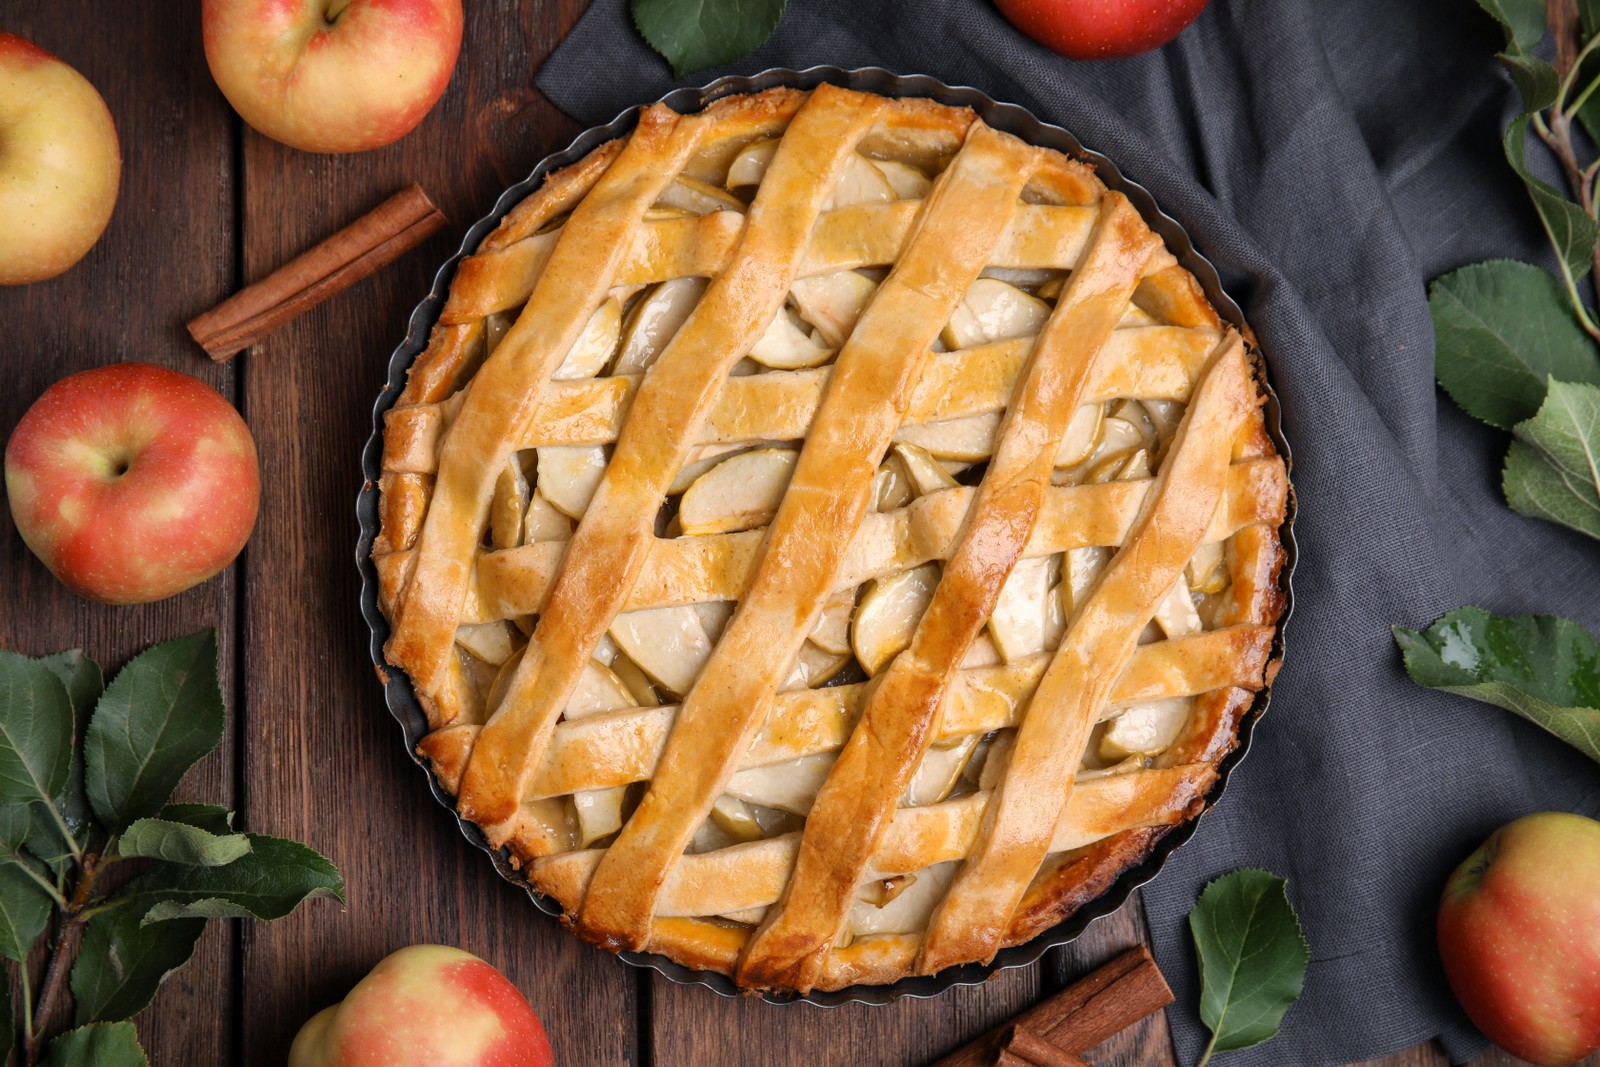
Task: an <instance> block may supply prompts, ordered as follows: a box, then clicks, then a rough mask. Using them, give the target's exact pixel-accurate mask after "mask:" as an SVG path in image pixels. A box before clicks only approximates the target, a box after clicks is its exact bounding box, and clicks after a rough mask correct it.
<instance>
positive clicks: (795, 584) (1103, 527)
mask: <svg viewBox="0 0 1600 1067" xmlns="http://www.w3.org/2000/svg"><path fill="white" fill-rule="evenodd" d="M1258 361H1259V357H1258V355H1257V354H1256V353H1255V352H1254V350H1253V348H1252V346H1251V344H1250V339H1249V337H1248V336H1247V335H1241V333H1240V332H1239V331H1238V330H1236V329H1235V328H1233V327H1231V326H1229V325H1226V324H1225V323H1224V322H1223V321H1222V320H1221V319H1220V318H1219V316H1218V314H1217V312H1216V310H1215V309H1214V308H1213V307H1212V306H1211V304H1210V303H1209V302H1208V301H1207V299H1206V297H1205V295H1204V293H1203V292H1202V290H1201V287H1200V285H1199V284H1198V283H1197V282H1196V280H1195V279H1194V277H1193V276H1191V275H1190V273H1189V272H1188V271H1186V270H1185V269H1184V268H1183V267H1181V266H1179V264H1178V262H1177V260H1176V259H1175V258H1174V256H1173V254H1172V253H1171V252H1170V251H1169V250H1168V249H1167V248H1166V247H1165V245H1164V244H1163V242H1162V240H1161V239H1160V238H1159V237H1158V236H1157V235H1156V234H1155V233H1153V232H1152V230H1151V228H1150V227H1149V226H1148V225H1147V224H1146V222H1145V220H1144V218H1143V217H1142V216H1141V215H1140V213H1139V211H1138V210H1137V209H1136V208H1135V207H1134V206H1133V205H1132V204H1131V203H1130V202H1129V200H1128V199H1127V198H1126V197H1125V196H1123V195H1122V194H1120V193H1117V192H1113V191H1110V190H1108V189H1107V188H1106V187H1105V186H1104V185H1103V184H1102V183H1101V182H1100V181H1099V180H1098V178H1097V177H1096V175H1095V173H1094V171H1093V170H1091V169H1090V168H1089V167H1087V166H1085V165H1083V164H1082V163H1080V162H1078V161H1075V160H1073V159H1070V158H1068V157H1067V156H1065V155H1063V154H1061V153H1059V152H1055V151H1051V150H1048V149H1043V148H1039V147H1034V146H1031V145H1029V144H1026V143H1024V142H1023V141H1021V140H1019V139H1017V138H1016V137H1014V136H1011V135H1009V134H1006V133H1003V132H1000V131H998V130H996V129H993V128H991V127H989V126H987V125H985V124H984V123H983V122H982V121H980V120H979V119H978V118H977V117H976V116H975V115H974V114H973V112H971V111H970V110H966V109H963V108H957V107H950V106H945V105H942V104H938V103H934V102H932V101H928V100H922V99H891V98H887V97H883V96H878V95H873V94H865V93H859V92H854V91H850V90H847V89H842V88H838V87H834V86H830V85H823V86H820V87H818V88H816V89H815V90H812V91H799V90H794V89H773V90H769V91H766V92H760V93H752V94H745V95H739V96H732V97H727V98H724V99H722V100H719V101H717V102H715V103H714V104H712V105H710V106H709V107H707V108H706V109H705V110H703V111H701V112H698V113H695V114H679V113H676V112H674V111H672V110H671V109H669V108H667V107H665V106H664V105H656V106H653V107H650V108H647V109H645V110H644V111H643V112H642V113H641V114H640V116H639V120H638V125H637V127H636V128H635V129H634V130H633V131H632V132H631V133H630V134H629V135H628V136H626V137H624V138H621V139H618V140H614V141H612V142H610V143H607V144H604V145H602V146H600V147H598V148H596V149H595V150H594V151H592V152H591V153H590V154H589V155H588V156H586V157H585V158H583V159H582V160H581V161H579V162H577V163H575V164H573V165H572V166H569V167H567V168H565V169H562V170H559V171H556V172H554V173H552V174H550V175H549V176H548V178H547V180H545V182H544V183H543V184H542V186H540V187H539V188H538V189H537V191H536V192H534V193H533V194H532V195H530V196H528V197H527V198H526V199H525V200H524V201H523V202H522V203H520V204H519V205H518V206H517V207H516V208H515V209H513V210H512V211H511V213H510V214H509V215H508V216H507V217H506V218H505V219H504V221H502V222H501V223H500V225H499V227H498V229H496V230H494V231H493V233H491V234H490V235H489V236H488V238H487V239H486V240H484V241H483V243H482V245H481V246H480V247H479V248H478V249H477V250H476V252H475V253H474V254H472V255H470V256H468V257H466V258H465V259H464V260H463V261H462V262H461V263H460V265H459V268H458V269H457V271H456V273H455V276H454V280H453V283H452V284H451V287H450V292H449V298H448V300H447V302H446V303H445V306H444V308H443V311H442V313H441V314H440V316H439V320H438V324H437V326H436V327H435V328H434V329H433V332H432V335H431V337H430V341H429V344H428V347H427V349H426V351H424V352H423V353H422V354H421V355H420V356H419V357H418V358H417V360H416V362H415V363H414V365H413V366H412V367H411V369H410V373H409V377H408V379H407V384H406V386H405V389H404V391H403V393H402V394H401V396H400V397H399V399H398V402H397V403H396V404H395V405H394V407H393V408H392V409H391V410H390V411H389V412H388V413H387V416H386V424H385V431H384V448H383V460H382V465H383V476H382V481H381V485H380V490H381V507H380V513H381V523H382V529H381V533H380V534H379V536H378V538H377V540H376V543H375V544H374V547H373V561H374V563H375V565H376V568H377V572H378V575H379V585H380V604H381V607H382V610H383V612H384V614H385V617H386V618H387V619H388V620H389V622H390V624H391V636H390V637H389V639H388V643H387V645H386V649H385V652H386V657H387V659H388V662H389V663H390V664H392V665H393V666H395V667H398V668H401V669H402V670H404V671H405V673H406V674H407V675H408V676H409V678H410V680H411V684H412V685H413V687H414V689H415V691H416V695H417V697H418V699H419V700H420V701H421V703H422V706H423V707H424V709H425V710H426V712H427V715H428V718H429V727H430V731H431V732H430V733H429V734H428V735H427V737H426V738H425V739H424V740H423V742H422V745H421V749H420V751H421V753H422V754H423V755H424V756H425V757H426V758H427V759H428V760H429V761H431V764H432V766H433V768H434V770H435V772H436V774H437V776H438V779H439V781H440V782H441V783H442V784H443V785H444V787H445V788H446V789H447V790H448V791H449V792H450V793H451V794H452V795H453V796H454V797H455V798H456V802H457V805H458V808H459V811H460V813H461V815H462V816H463V817H464V818H466V819H468V820H471V821H472V822H473V823H475V824H476V825H477V826H479V827H480V828H481V829H482V831H483V833H484V834H485V836H486V837H487V839H488V841H489V843H490V844H491V845H492V846H494V847H496V848H505V849H506V850H508V855H509V856H510V857H511V858H512V859H513V861H514V862H515V863H516V864H517V865H518V866H519V867H520V868H521V869H522V870H523V871H524V872H525V873H526V876H527V878H528V880H529V882H530V883H531V884H532V885H533V886H535V887H536V888H537V889H538V890H539V891H540V892H542V893H544V894H546V895H548V896H549V897H551V898H553V899H554V900H556V901H558V902H559V903H560V905H561V906H562V908H563V909H564V911H565V913H566V914H567V916H568V917H569V919H570V923H571V925H572V927H573V929H574V930H575V931H576V932H577V933H578V934H579V936H581V937H583V938H584V939H586V940H588V941H591V942H593V943H596V944H599V945H602V946H605V947H607V948H610V949H612V950H640V951H647V952H653V953H659V954H662V955H664V956H667V957H669V958H671V959H673V960H676V961H678V962H680V963H682V964H684V965H687V966H689V967H692V968H697V969H707V970H713V971H719V972H722V973H724V974H727V975H729V976H731V977H732V978H733V980H734V981H735V982H736V983H737V984H738V985H739V986H740V987H742V988H745V989H751V990H757V989H759V990H769V991H785V992H790V991H794V992H802V993H803V992H807V991H810V990H835V989H840V988H842V987H846V986H850V985H855V984H859V983H886V982H892V981H895V980H896V979H899V978H901V977H903V976H906V975H911V974H931V973H934V972H937V971H939V970H941V969H942V968H945V967H949V966H952V965H955V964H961V963H966V962H970V961H988V960H990V959H992V958H993V957H994V955H995V953H996V952H997V951H998V950H999V949H1001V948H1003V947H1005V946H1009V945H1014V944H1018V943H1021V942H1024V941H1027V940H1030V939H1032V938H1033V937H1035V936H1036V935H1038V934H1039V933H1041V932H1042V931H1044V930H1045V929H1047V928H1048V927H1050V926H1052V925H1054V924H1055V923H1057V922H1059V921H1060V920H1061V919H1062V918H1063V917H1065V916H1067V915H1069V914H1070V913H1072V912H1073V911H1074V910H1075V909H1077V908H1079V907H1081V906H1082V905H1083V904H1085V903H1086V902H1088V901H1091V900H1093V899H1094V898H1095V897H1097V896H1098V895H1100V894H1101V893H1103V892H1104V891H1105V890H1106V889H1107V887H1109V886H1110V885H1111V884H1112V883H1113V882H1115V881H1116V880H1117V878H1118V877H1119V876H1120V875H1121V874H1122V873H1123V872H1124V871H1126V870H1128V869H1129V868H1130V867H1132V866H1134V865H1137V864H1138V863H1139V862H1140V861H1141V860H1142V859H1143V858H1144V857H1145V856H1146V855H1147V854H1148V853H1149V851H1150V849H1151V848H1152V847H1153V845H1154V844H1155V843H1156V842H1157V841H1158V840H1159V839H1160V838H1161V837H1162V835H1163V834H1166V833H1169V832H1170V831H1171V830H1172V829H1173V828H1174V827H1175V826H1178V825H1179V824H1181V823H1184V822H1185V821H1187V820H1189V819H1193V818H1195V817H1197V816H1198V815H1199V813H1200V812H1201V811H1202V810H1203V808H1204V807H1205V803H1206V797H1207V794H1208V792H1209V791H1210V790H1211V788H1212V786H1213V785H1214V783H1215V782H1216V780H1217V773H1218V772H1217V767H1218V763H1219V761H1220V760H1221V759H1222V757H1223V756H1224V755H1225V754H1226V753H1228V752H1229V751H1230V750H1231V749H1232V748H1233V747H1234V746H1235V745H1236V743H1237V739H1238V731H1239V727H1240V725H1241V723H1242V721H1243V720H1244V718H1245V717H1246V715H1247V714H1249V712H1250V709H1251V707H1252V705H1253V704H1254V701H1255V695H1256V693H1257V692H1258V691H1259V690H1261V689H1262V688H1263V687H1264V686H1265V685H1266V684H1267V683H1268V682H1269V680H1270V678H1271V675H1272V674H1273V672H1274V670H1275V666H1276V660H1275V658H1274V653H1273V643H1274V635H1275V630H1276V625H1277V623H1278V620H1279V617H1280V615H1281V613H1282V611H1283V603H1284V596H1283V591H1282V589H1281V588H1280V569H1281V567H1282V565H1283V561H1284V559H1285V553H1284V549H1283V544H1282V541H1281V538H1280V527H1281V525H1282V523H1283V522H1284V518H1285V511H1286V506H1287V497H1288V492H1289V483H1288V479H1287V475H1286V471H1285V464H1284V462H1283V459H1282V457H1281V456H1280V455H1279V454H1278V452H1277V450H1276V449H1275V448H1274V445H1273V443H1272V439H1271V438H1270V436H1269V434H1268V431H1267V428H1266V425H1265V421H1264V418H1263V414H1262V406H1263V403H1264V395H1263V388H1262V386H1261V385H1260V384H1259V369H1258Z"/></svg>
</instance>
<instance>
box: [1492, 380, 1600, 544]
mask: <svg viewBox="0 0 1600 1067" xmlns="http://www.w3.org/2000/svg"><path fill="white" fill-rule="evenodd" d="M1514 432H1515V433H1516V435H1517V439H1516V441H1515V442H1513V443H1512V445H1511V452H1510V453H1509V454H1508V455H1507V456H1506V469H1505V475H1504V479H1503V481H1504V484H1505V491H1506V499H1507V500H1508V501H1509V502H1510V504H1511V507H1512V508H1513V509H1515V510H1516V511H1519V512H1521V513H1522V514H1524V515H1530V516H1532V517H1534V518H1537V519H1548V520H1549V521H1551V522H1558V523H1560V524H1562V525H1563V526H1570V527H1572V528H1573V529H1574V530H1577V531H1578V532H1579V533H1586V534H1588V535H1589V536H1590V537H1594V538H1600V387H1597V386H1595V385H1590V384H1587V383H1584V384H1573V383H1570V382H1558V381H1554V380H1552V381H1551V382H1550V384H1549V390H1548V393H1547V395H1546V396H1545V400H1544V404H1543V405H1542V406H1541V407H1540V408H1539V411H1538V413H1537V414H1535V415H1534V416H1533V418H1531V419H1528V420H1527V421H1526V422H1520V423H1518V424H1517V426H1516V428H1515V430H1514Z"/></svg>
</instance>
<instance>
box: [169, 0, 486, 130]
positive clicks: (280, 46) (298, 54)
mask: <svg viewBox="0 0 1600 1067" xmlns="http://www.w3.org/2000/svg"><path fill="white" fill-rule="evenodd" d="M462 21H463V19H462V10H461V0H202V2H201V5H200V25H201V34H202V37H203V39H204V41H205V49H206V62H208V63H209V64H210V65H211V76H212V77H213V78H215V79H216V81H217V87H218V88H220V89H221V90H222V95H223V96H225V97H227V98H228V103H230V104H232V105H233V108H234V110H235V111H237V112H238V113H239V114H240V116H241V117H243V118H244V120H245V121H246V122H248V123H249V124H250V125H252V126H254V127H255V128H256V129H258V130H260V131H261V132H262V133H264V134H266V135H267V136H268V137H271V138H272V139H273V140H276V141H282V142H283V143H284V144H286V145H289V146H290V147H291V148H299V149H303V150H305V151H307V152H362V151H365V150H367V149H369V148H378V147H380V146H382V145H386V144H390V143H392V142H394V141H397V140H399V139H400V138H401V137H404V136H405V135H406V134H407V133H410V132H411V130H412V129H413V128H415V127H416V125H417V123H419V122H421V121H422V118H423V116H424V115H426V114H427V113H428V111H429V109H430V108H432V107H433V105H434V103H435V102H436V101H437V100H438V99H439V97H440V96H441V95H443V93H444V90H445V86H447V85H448V84H450V74H451V72H452V71H454V70H455V66H456V56H457V55H458V54H459V53H460V51H461V27H462Z"/></svg>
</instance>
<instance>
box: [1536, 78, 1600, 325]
mask: <svg viewBox="0 0 1600 1067" xmlns="http://www.w3.org/2000/svg"><path fill="white" fill-rule="evenodd" d="M1539 137H1540V139H1541V140H1543V141H1544V143H1545V144H1546V145H1547V146H1548V147H1549V149H1550V151H1551V153H1552V154H1553V155H1554V156H1555V157H1556V159H1557V160H1559V161H1560V163H1561V170H1562V172H1563V173H1565V174H1566V176H1567V185H1568V186H1569V187H1571V189H1572V193H1573V195H1574V196H1576V197H1577V198H1578V206H1579V207H1580V208H1582V209H1583V213H1584V214H1585V215H1588V216H1589V217H1590V218H1594V217H1595V203H1594V196H1593V192H1594V187H1593V182H1592V181H1588V180H1585V177H1584V171H1583V169H1582V168H1580V167H1579V166H1578V154H1577V151H1576V149H1574V148H1573V145H1572V120H1571V119H1569V118H1568V117H1567V116H1566V115H1565V114H1564V113H1563V112H1562V111H1561V109H1560V108H1559V107H1556V108H1554V109H1552V110H1551V112H1550V124H1549V129H1548V132H1546V131H1544V130H1542V129H1541V131H1540V133H1539ZM1548 231H1549V227H1546V232H1548ZM1552 239H1553V235H1552ZM1556 254H1557V255H1558V256H1560V255H1561V249H1560V247H1559V246H1558V247H1557V248H1556ZM1563 258H1564V257H1563ZM1589 258H1590V263H1591V265H1592V269H1591V270H1590V272H1589V284H1590V285H1591V286H1592V287H1593V289H1594V295H1595V307H1596V308H1600V242H1596V243H1595V246H1594V247H1593V248H1592V249H1590V250H1589ZM1573 300H1574V310H1575V311H1577V313H1578V317H1579V318H1580V319H1583V320H1584V322H1585V329H1586V330H1588V332H1589V335H1590V336H1592V337H1594V338H1595V339H1596V340H1600V332H1596V330H1594V329H1589V323H1588V318H1589V317H1588V316H1587V315H1585V314H1584V309H1583V308H1582V307H1581V306H1578V304H1577V292H1576V290H1575V289H1574V290H1573Z"/></svg>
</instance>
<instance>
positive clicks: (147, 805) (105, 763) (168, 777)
mask: <svg viewBox="0 0 1600 1067" xmlns="http://www.w3.org/2000/svg"><path fill="white" fill-rule="evenodd" d="M226 715H227V713H226V711H225V709H224V708H223V704H222V690H221V688H220V686H219V684H218V680H217V633H216V631H215V630H203V631H201V632H200V633H197V634H192V635H190V636H189V637H181V638H179V639H177V640H176V641H168V642H166V643H165V644H161V645H156V646H155V647H154V648H150V649H147V650H145V651H144V652H142V653H140V654H139V655H138V656H136V657H134V659H133V660H132V661H131V662H130V663H129V664H128V665H127V666H126V667H124V668H122V670H121V671H120V672H118V674H117V676H116V677H115V678H113V679H112V680H111V684H110V685H108V686H107V687H106V692H105V695H104V696H102V697H101V698H100V703H99V704H98V705H96V707H95V711H94V716H93V717H92V718H91V719H90V720H89V730H88V735H87V738H86V740H85V745H84V754H85V756H86V765H87V772H88V793H89V803H90V804H91V805H92V806H93V807H94V811H95V814H96V815H98V816H99V817H100V821H101V822H103V823H105V824H106V826H107V827H108V828H110V829H111V830H113V831H120V830H123V829H125V828H126V827H127V826H128V825H129V824H130V823H132V822H134V821H135V820H137V819H142V818H145V817H147V816H151V815H154V814H155V813H156V812H158V811H160V810H161V806H162V805H163V804H165V803H166V802H167V799H168V798H169V797H171V796H172V791H173V790H174V789H176V788H177V787H178V782H179V781H180V780H181V779H182V778H183V776H184V774H186V773H187V772H188V770H189V768H190V767H192V766H194V764H195V763H196V762H197V761H198V760H199V759H200V758H201V757H202V756H204V755H206V754H207V753H208V752H210V751H211V750H212V749H214V748H216V747H217V743H218V742H219V741H221V740H222V728H223V725H224V722H225V719H226Z"/></svg>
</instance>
